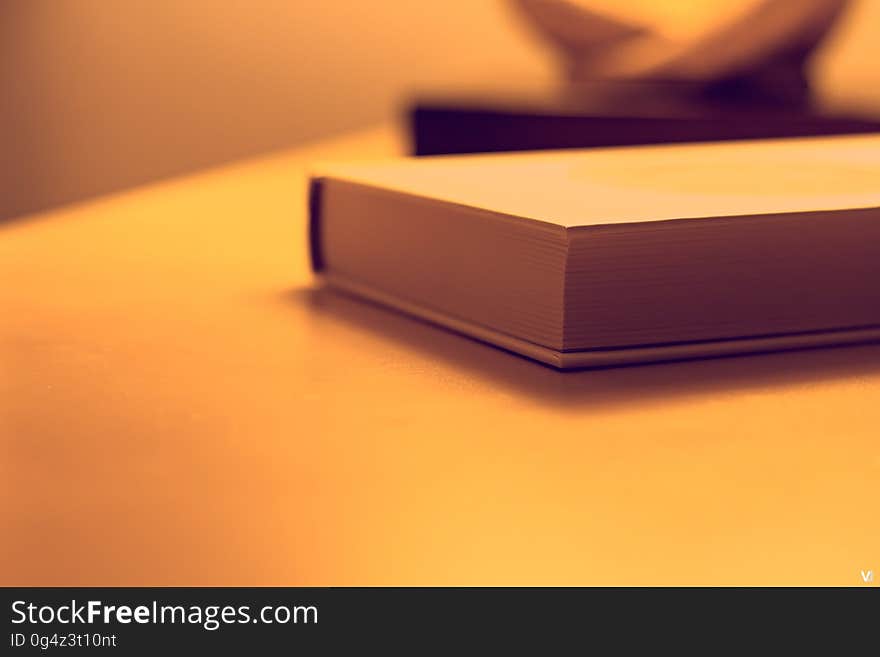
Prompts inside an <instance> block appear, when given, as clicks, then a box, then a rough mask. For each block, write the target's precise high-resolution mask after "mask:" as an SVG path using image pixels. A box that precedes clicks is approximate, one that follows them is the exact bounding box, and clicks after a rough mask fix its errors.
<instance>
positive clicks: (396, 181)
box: [310, 135, 880, 369]
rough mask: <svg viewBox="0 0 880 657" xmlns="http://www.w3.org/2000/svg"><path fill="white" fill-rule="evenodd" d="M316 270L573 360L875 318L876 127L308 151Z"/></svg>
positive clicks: (559, 359) (702, 348)
mask: <svg viewBox="0 0 880 657" xmlns="http://www.w3.org/2000/svg"><path fill="white" fill-rule="evenodd" d="M310 221H311V244H312V263H313V267H314V269H315V271H316V272H318V273H319V274H320V275H321V276H322V277H323V278H324V279H325V280H326V281H327V283H328V284H330V285H333V286H337V287H339V288H342V289H345V290H348V291H350V292H353V293H355V294H358V295H361V296H363V297H366V298H368V299H371V300H373V301H377V302H379V303H382V304H385V305H388V306H391V307H394V308H397V309H399V310H402V311H404V312H407V313H410V314H413V315H416V316H419V317H421V318H423V319H426V320H428V321H430V322H433V323H435V324H439V325H442V326H445V327H447V328H450V329H452V330H454V331H457V332H459V333H462V334H465V335H469V336H471V337H474V338H477V339H480V340H483V341H485V342H489V343H492V344H494V345H496V346H499V347H502V348H504V349H507V350H509V351H513V352H516V353H519V354H522V355H524V356H528V357H530V358H534V359H536V360H539V361H542V362H544V363H547V364H549V365H552V366H555V367H558V368H561V369H568V368H578V367H592V366H606V365H620V364H629V363H636V362H648V361H662V360H672V359H680V358H690V357H701V356H713V355H727V354H735V353H745V352H756V351H766V350H776V349H787V348H802V347H810V346H820V345H828V344H840V343H847V342H856V341H859V342H861V341H866V340H872V339H876V338H878V337H880V135H870V136H850V137H831V138H799V139H780V140H767V141H742V142H725V143H706V144H688V145H666V146H640V147H627V148H607V149H590V150H566V151H543V152H534V153H515V154H503V155H497V154H496V155H470V156H443V157H428V158H398V159H393V160H386V161H377V162H361V163H352V164H330V165H326V166H323V167H319V168H318V169H317V170H316V172H315V174H314V176H313V177H312V181H311V196H310Z"/></svg>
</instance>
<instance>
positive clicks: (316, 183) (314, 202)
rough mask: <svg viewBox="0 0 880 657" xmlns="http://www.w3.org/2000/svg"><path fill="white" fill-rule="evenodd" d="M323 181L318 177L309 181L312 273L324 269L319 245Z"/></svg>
mask: <svg viewBox="0 0 880 657" xmlns="http://www.w3.org/2000/svg"><path fill="white" fill-rule="evenodd" d="M323 182H324V181H323V179H322V178H319V177H315V178H311V179H310V180H309V194H308V203H309V208H308V212H309V256H310V260H311V264H312V271H313V272H315V273H318V272H320V271H322V270H323V269H324V256H323V250H322V245H321V195H322V191H323V187H324V185H323Z"/></svg>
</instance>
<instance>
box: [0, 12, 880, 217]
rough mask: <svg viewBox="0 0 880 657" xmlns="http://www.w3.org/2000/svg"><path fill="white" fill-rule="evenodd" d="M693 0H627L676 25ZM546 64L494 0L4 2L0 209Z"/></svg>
mask: <svg viewBox="0 0 880 657" xmlns="http://www.w3.org/2000/svg"><path fill="white" fill-rule="evenodd" d="M707 1H708V0H703V1H702V2H701V0H677V2H674V3H666V4H664V3H658V2H654V3H651V2H649V0H639V1H637V2H636V1H635V0H634V1H633V3H632V4H631V5H629V7H631V8H632V7H635V8H636V9H639V8H642V9H646V8H647V9H649V10H650V11H648V14H649V15H650V16H651V17H652V18H653V19H658V20H659V19H663V18H664V16H665V17H667V18H668V17H672V18H673V19H675V21H676V22H675V24H676V25H680V24H681V22H682V21H683V20H684V19H685V18H686V17H688V16H690V17H691V18H692V19H693V20H697V19H701V18H702V17H704V16H705V15H707V11H706V10H705V7H706V2H707ZM717 1H718V0H716V5H717ZM597 3H598V4H601V5H605V6H608V7H615V6H616V7H618V10H619V7H620V5H621V3H619V2H618V3H614V2H611V0H597ZM664 11H665V13H664ZM874 26H877V28H878V32H880V0H862V3H861V7H859V8H858V11H857V12H854V13H853V15H851V16H850V17H849V20H848V25H847V26H846V30H845V32H846V36H847V37H848V38H847V39H846V40H845V41H841V42H840V44H837V45H835V48H834V50H833V52H832V53H831V54H832V56H831V57H830V58H829V60H828V65H827V66H826V68H827V70H828V72H830V73H831V74H833V75H834V76H835V77H841V76H847V77H854V76H855V77H861V78H864V77H865V76H868V77H870V76H871V75H872V74H873V71H874V69H875V68H876V66H875V65H874V64H873V62H872V60H871V57H872V56H875V57H876V56H880V49H878V47H877V46H876V45H875V43H876V42H877V41H878V40H880V33H873V32H872V30H873V29H874ZM856 74H858V75H856ZM552 75H553V71H552V59H551V58H550V57H549V56H548V54H547V53H546V52H545V51H544V50H543V49H542V48H541V47H540V46H539V44H537V43H536V42H535V41H534V40H533V39H532V38H531V35H530V34H528V33H527V31H526V30H524V29H523V28H522V25H521V24H520V23H519V21H518V20H516V17H515V16H513V15H512V13H511V12H510V11H509V8H508V7H507V6H505V3H504V2H503V0H441V1H436V2H427V1H426V0H411V1H404V0H372V1H370V2H366V1H355V0H286V1H285V0H251V1H246V0H3V1H2V2H0V89H2V98H0V139H2V150H0V176H2V179H0V217H3V216H12V215H16V214H21V213H25V212H30V211H33V210H36V209H40V208H45V207H51V206H53V205H56V204H59V203H64V202H68V201H72V200H76V199H80V198H83V197H86V196H90V195H94V194H99V193H103V192H107V191H111V190H114V189H119V188H123V187H126V186H130V185H133V184H138V183H140V182H143V181H147V180H151V179H155V178H159V177H163V176H168V175H172V174H175V173H179V172H182V171H187V170H191V169H194V168H198V167H202V166H206V165H210V164H213V163H218V162H223V161H228V160H230V159H234V158H238V157H242V156H247V155H250V154H255V153H259V152H263V151H266V150H270V149H275V148H280V147H283V146H287V145H291V144H295V143H297V142H299V141H302V140H307V139H311V138H316V137H319V136H321V135H325V134H329V133H331V132H334V131H338V130H342V129H346V128H351V127H355V126H358V125H363V124H367V123H370V122H372V121H376V120H380V119H382V118H383V117H387V116H390V115H392V114H393V113H394V111H395V110H396V109H397V107H398V104H399V102H400V101H401V98H402V97H403V96H404V95H405V94H406V92H407V90H409V89H412V88H413V87H431V86H434V85H447V84H452V83H461V84H469V85H472V84H476V83H480V82H484V81H491V82H497V81H499V80H502V81H510V82H514V81H515V80H517V79H519V78H522V79H527V80H534V79H549V78H550V77H552ZM875 82H876V78H875ZM878 84H880V83H878Z"/></svg>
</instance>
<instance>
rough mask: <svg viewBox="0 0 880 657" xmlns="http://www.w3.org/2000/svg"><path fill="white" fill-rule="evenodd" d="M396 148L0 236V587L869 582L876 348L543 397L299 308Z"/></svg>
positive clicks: (522, 381) (247, 168) (410, 325)
mask: <svg viewBox="0 0 880 657" xmlns="http://www.w3.org/2000/svg"><path fill="white" fill-rule="evenodd" d="M401 150H402V146H401V140H400V139H399V137H397V136H396V135H395V134H394V133H393V131H391V130H389V129H378V130H374V131H368V132H364V133H361V134H357V135H352V136H350V137H346V138H342V139H337V140H333V141H329V142H326V143H323V144H318V145H314V146H309V147H304V148H300V149H297V150H293V151H290V152H287V153H282V154H279V155H275V156H270V157H266V158H264V159H259V160H254V161H250V162H246V163H243V164H237V165H233V166H229V167H225V168H220V169H216V170H213V171H210V172H207V173H201V174H197V175H192V176H188V177H185V178H180V179H177V180H173V181H170V182H163V183H158V184H154V185H150V186H146V187H143V188H140V189H136V190H133V191H129V192H125V193H122V194H118V195H114V196H112V197H107V198H103V199H99V200H96V201H91V202H87V203H83V204H79V205H76V206H72V207H67V208H63V209H59V210H56V211H52V212H48V213H44V214H41V215H38V216H33V217H28V218H25V219H22V220H16V221H12V222H7V223H6V224H2V225H0V584H5V585H372V584H377V585H384V584H388V585H390V584H398V585H410V584H565V585H568V584H648V585H653V584H843V585H863V580H862V571H867V570H873V571H875V572H876V573H877V577H878V578H880V523H878V522H877V511H878V501H880V346H876V345H875V346H861V347H851V348H841V349H828V350H820V351H809V352H799V353H787V354H776V355H768V356H752V357H743V358H734V359H722V360H712V361H700V362H690V363H678V364H668V365H652V366H643V367H630V368H625V369H612V370H602V371H584V372H575V373H561V372H556V371H554V370H551V369H548V368H546V367H544V366H542V365H538V364H536V363H533V362H530V361H527V360H524V359H522V358H519V357H517V356H513V355H510V354H508V353H505V352H502V351H499V350H496V349H494V348H492V347H489V346H486V345H483V344H480V343H477V342H473V341H470V340H467V339H465V338H462V337H459V336H457V335H453V334H450V333H446V332H444V331H442V330H440V329H437V328H434V327H431V326H428V325H425V324H421V323H419V322H417V321H415V320H412V319H409V318H406V317H403V316H398V315H396V314H394V313H392V312H389V311H386V310H384V309H381V308H378V307H375V306H371V305H369V304H365V303H362V302H359V301H356V300H353V299H349V298H346V297H343V296H339V295H337V294H335V293H333V292H329V291H326V290H321V289H318V288H316V287H315V285H314V281H313V279H312V276H311V274H310V272H309V268H308V260H307V249H306V224H305V222H306V217H305V176H306V171H307V166H308V163H309V162H312V161H314V160H320V159H336V158H347V157H364V156H383V155H388V154H392V153H395V152H400V151H401Z"/></svg>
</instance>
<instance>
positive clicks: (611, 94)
mask: <svg viewBox="0 0 880 657" xmlns="http://www.w3.org/2000/svg"><path fill="white" fill-rule="evenodd" d="M406 112H407V119H408V122H409V129H410V137H411V152H412V153H413V154H414V155H443V154H455V153H489V152H503V151H528V150H542V149H558V148H591V147H600V146H631V145H639V144H665V143H682V142H702V141H725V140H735V139H763V138H779V137H802V136H821V135H842V134H861V133H870V132H880V103H877V104H876V105H873V106H872V104H867V105H865V104H864V103H863V104H862V105H860V106H857V105H855V104H850V103H846V102H841V101H839V100H838V101H834V102H832V101H826V100H822V99H815V100H813V101H812V102H808V103H805V104H803V105H793V106H790V105H785V104H783V103H774V102H771V101H768V100H767V99H764V98H760V99H757V98H750V96H749V93H748V90H738V89H722V90H721V93H718V90H717V89H716V90H715V92H714V93H713V94H705V93H702V92H701V91H699V90H695V89H692V88H688V87H686V86H683V85H681V84H656V83H654V84H651V83H596V84H584V85H580V86H579V87H578V88H571V89H568V90H557V91H547V90H542V91H522V92H515V93H507V92H501V93H497V92H486V93H470V94H468V93H462V94H434V95H430V94H428V95H421V96H418V97H417V98H416V100H415V101H414V102H412V103H411V105H410V106H409V107H408V108H407V110H406Z"/></svg>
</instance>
